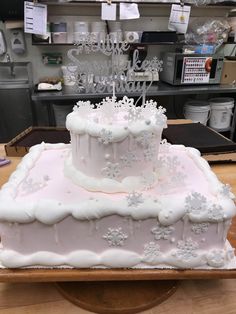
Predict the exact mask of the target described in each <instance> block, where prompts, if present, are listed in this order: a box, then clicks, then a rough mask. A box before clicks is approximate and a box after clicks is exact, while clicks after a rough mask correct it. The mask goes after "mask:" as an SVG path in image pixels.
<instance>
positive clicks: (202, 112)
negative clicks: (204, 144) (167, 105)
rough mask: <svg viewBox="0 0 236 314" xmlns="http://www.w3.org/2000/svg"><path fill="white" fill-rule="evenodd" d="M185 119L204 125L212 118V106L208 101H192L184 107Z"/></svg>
mask: <svg viewBox="0 0 236 314" xmlns="http://www.w3.org/2000/svg"><path fill="white" fill-rule="evenodd" d="M184 117H185V118H186V119H190V120H192V121H193V122H200V123H202V124H204V125H206V124H207V121H208V119H209V117H210V106H209V104H208V102H207V101H200V100H190V101H188V102H187V103H186V104H185V105H184Z"/></svg>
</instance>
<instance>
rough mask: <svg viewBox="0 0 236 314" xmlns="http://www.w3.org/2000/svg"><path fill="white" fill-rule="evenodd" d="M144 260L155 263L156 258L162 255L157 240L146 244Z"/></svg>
mask: <svg viewBox="0 0 236 314" xmlns="http://www.w3.org/2000/svg"><path fill="white" fill-rule="evenodd" d="M143 255H144V261H146V262H149V263H155V260H156V258H157V257H158V256H159V255H160V246H159V245H158V244H156V243H155V242H149V243H147V244H145V245H144V251H143Z"/></svg>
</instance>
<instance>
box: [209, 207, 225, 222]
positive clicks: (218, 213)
mask: <svg viewBox="0 0 236 314" xmlns="http://www.w3.org/2000/svg"><path fill="white" fill-rule="evenodd" d="M223 217H224V212H223V208H222V207H221V206H220V205H217V204H213V205H212V206H211V207H210V208H208V218H209V219H210V220H212V221H219V220H222V219H223Z"/></svg>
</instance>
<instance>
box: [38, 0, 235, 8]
mask: <svg viewBox="0 0 236 314" xmlns="http://www.w3.org/2000/svg"><path fill="white" fill-rule="evenodd" d="M39 2H40V3H45V4H47V5H77V4H93V5H94V4H100V3H103V2H107V0H75V1H70V2H67V1H65V2H59V1H48V0H41V1H39ZM112 2H114V3H120V2H126V3H138V4H142V5H150V4H157V5H171V4H178V2H177V1H168V2H167V1H161V0H137V1H134V0H112ZM185 3H186V4H192V5H193V3H192V2H191V1H185ZM208 6H209V7H210V6H235V3H234V1H224V2H219V3H214V2H213V1H212V4H209V5H208Z"/></svg>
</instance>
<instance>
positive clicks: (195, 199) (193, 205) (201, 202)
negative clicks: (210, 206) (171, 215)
mask: <svg viewBox="0 0 236 314" xmlns="http://www.w3.org/2000/svg"><path fill="white" fill-rule="evenodd" d="M206 201H207V200H206V197H205V196H203V195H202V194H200V193H197V192H193V193H191V195H189V196H187V197H186V198H185V209H186V211H187V213H194V214H197V213H200V212H201V211H204V210H205V209H206V206H207V204H206Z"/></svg>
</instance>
